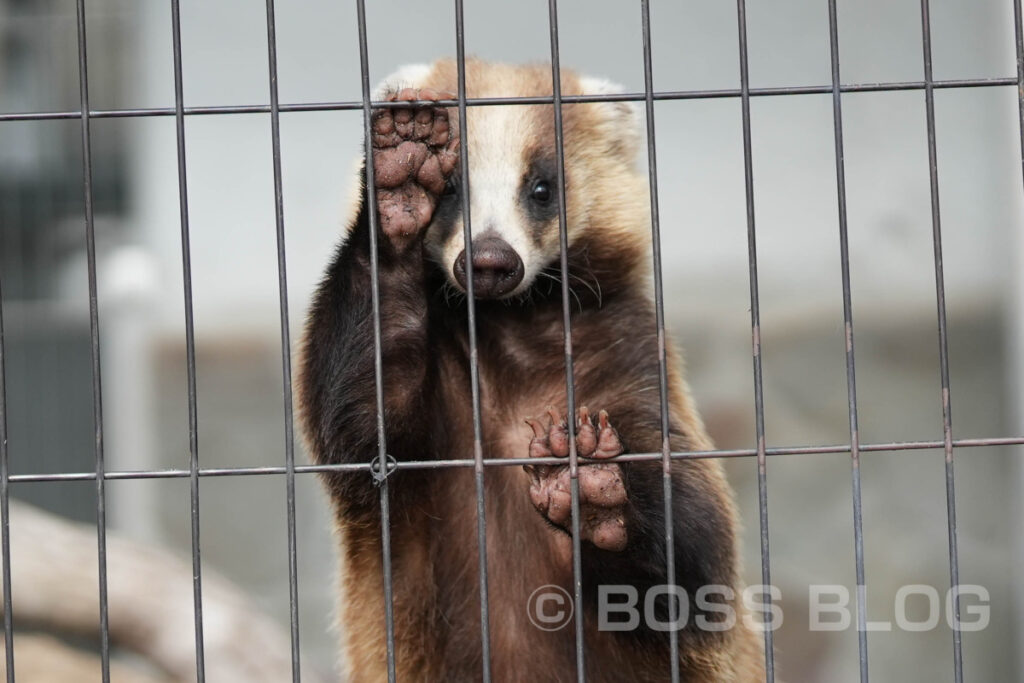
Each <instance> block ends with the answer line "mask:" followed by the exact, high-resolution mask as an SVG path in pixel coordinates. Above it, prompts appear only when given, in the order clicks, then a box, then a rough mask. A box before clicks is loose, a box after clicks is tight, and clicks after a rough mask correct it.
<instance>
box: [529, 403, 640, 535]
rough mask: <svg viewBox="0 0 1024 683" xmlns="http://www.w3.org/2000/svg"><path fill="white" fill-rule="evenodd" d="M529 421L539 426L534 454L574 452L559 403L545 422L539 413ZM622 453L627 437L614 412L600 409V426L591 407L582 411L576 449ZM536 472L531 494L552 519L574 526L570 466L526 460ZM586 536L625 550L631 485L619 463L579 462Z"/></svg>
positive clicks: (591, 454) (589, 453) (585, 453)
mask: <svg viewBox="0 0 1024 683" xmlns="http://www.w3.org/2000/svg"><path fill="white" fill-rule="evenodd" d="M526 422H527V423H528V424H529V425H530V426H531V427H532V428H533V439H532V440H531V441H530V457H531V458H545V457H547V458H550V457H552V456H555V457H566V456H568V455H569V430H568V429H567V421H566V419H565V418H564V417H562V416H560V415H559V414H558V413H557V412H556V411H555V409H554V408H548V420H547V425H545V424H544V423H543V422H542V421H541V420H539V419H537V418H529V419H527V420H526ZM620 453H622V443H621V442H620V441H619V435H618V433H617V432H616V431H615V429H614V428H613V427H612V426H611V425H610V424H609V423H608V413H606V412H605V411H603V410H602V411H601V412H600V413H599V414H598V423H597V426H596V427H595V425H594V424H593V422H592V421H591V419H590V413H589V411H588V410H587V408H586V407H581V408H580V409H579V411H578V414H577V416H576V454H577V455H578V456H580V457H584V458H610V457H613V456H616V455H619V454H620ZM524 469H525V470H526V471H527V473H528V474H529V475H530V479H531V483H530V500H531V501H533V505H534V506H535V507H536V508H537V511H538V512H540V513H541V514H542V515H544V517H545V518H547V519H548V520H549V521H550V522H551V523H552V524H555V525H557V526H559V527H561V528H562V529H565V530H567V531H568V530H569V529H570V528H571V524H572V517H571V512H572V509H571V500H572V497H571V488H570V479H569V466H568V464H566V465H525V466H524ZM579 485H580V537H581V538H582V539H583V540H586V541H590V542H591V543H593V544H594V545H595V546H597V547H598V548H601V549H603V550H613V551H621V550H624V549H625V547H626V541H627V534H626V504H627V502H628V498H627V496H626V487H625V484H624V482H623V477H622V468H621V467H619V465H618V464H617V463H614V462H608V463H591V464H586V465H583V464H581V465H580V466H579Z"/></svg>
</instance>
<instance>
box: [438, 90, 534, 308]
mask: <svg viewBox="0 0 1024 683" xmlns="http://www.w3.org/2000/svg"><path fill="white" fill-rule="evenodd" d="M468 116H469V124H468V138H467V139H468V140H469V172H470V212H471V213H470V216H471V219H472V229H473V237H474V238H477V237H479V236H480V235H482V234H483V233H485V232H489V233H492V234H496V235H498V236H499V237H501V238H502V239H503V240H505V241H506V242H508V243H509V245H510V246H511V247H512V248H513V249H515V250H516V253H517V254H519V258H520V259H522V261H523V269H524V277H523V283H522V284H521V285H520V286H519V287H517V288H516V291H515V292H513V294H516V293H519V292H520V291H522V290H525V289H526V288H528V287H529V286H530V284H532V282H533V279H534V277H536V274H537V271H538V270H539V269H540V264H541V258H540V255H539V254H537V253H536V247H535V245H534V243H533V240H532V238H531V226H530V225H529V223H528V222H527V220H526V218H525V216H524V215H523V212H522V210H521V209H520V207H519V195H520V190H521V187H520V185H521V183H522V181H523V173H524V169H523V149H524V148H525V147H526V146H527V143H528V142H529V141H530V137H531V135H532V131H531V130H530V125H531V124H530V121H531V118H530V117H529V115H528V110H527V109H526V107H473V108H472V109H471V110H470V111H469V113H468ZM460 237H461V235H460ZM459 241H460V242H461V239H460V240H459ZM459 252H461V247H460V249H459ZM459 252H456V253H455V254H454V255H453V257H452V258H453V262H454V258H457V257H458V253H459Z"/></svg>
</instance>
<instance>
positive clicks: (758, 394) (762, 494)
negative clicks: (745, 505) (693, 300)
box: [736, 0, 775, 683]
mask: <svg viewBox="0 0 1024 683" xmlns="http://www.w3.org/2000/svg"><path fill="white" fill-rule="evenodd" d="M736 18H737V23H738V24H739V48H740V105H741V109H742V116H743V171H744V183H745V188H746V199H747V261H748V264H749V271H750V273H749V278H750V334H751V348H752V351H753V358H754V428H755V434H756V437H757V503H758V520H759V522H760V529H761V583H762V584H763V585H765V586H771V584H772V579H771V551H770V548H769V544H768V466H767V458H766V457H765V436H764V388H763V387H764V385H763V381H762V373H761V303H760V295H759V293H758V284H757V229H756V223H755V212H754V161H753V152H752V145H751V140H750V138H751V135H750V71H749V68H748V59H747V4H746V2H745V0H737V2H736ZM771 600H772V599H771V595H766V596H765V597H764V619H765V624H766V625H767V623H768V619H769V615H770V613H771V604H772V602H771ZM764 667H765V680H766V681H767V682H768V683H773V682H774V681H775V648H774V629H773V628H772V627H770V626H769V627H768V628H765V629H764Z"/></svg>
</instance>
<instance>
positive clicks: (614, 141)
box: [579, 76, 640, 160]
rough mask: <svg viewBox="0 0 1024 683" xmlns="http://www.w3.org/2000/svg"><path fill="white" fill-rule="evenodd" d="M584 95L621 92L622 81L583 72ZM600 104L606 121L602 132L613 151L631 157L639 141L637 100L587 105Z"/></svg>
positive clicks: (582, 89)
mask: <svg viewBox="0 0 1024 683" xmlns="http://www.w3.org/2000/svg"><path fill="white" fill-rule="evenodd" d="M579 81H580V91H581V92H580V94H582V95H621V94H622V93H623V92H625V90H624V89H623V87H622V86H621V85H618V84H617V83H613V82H611V81H609V80H606V79H604V78H593V77H591V76H581V77H580V79H579ZM588 106H591V107H599V108H600V111H601V114H602V118H603V119H604V121H603V125H602V128H603V132H604V134H605V136H606V139H607V140H608V141H609V144H610V145H611V147H612V149H613V151H614V152H616V153H618V154H622V155H624V156H626V157H628V158H629V159H630V160H632V159H633V158H634V157H635V156H636V151H637V149H638V148H639V146H640V145H639V143H640V115H639V110H638V108H637V105H636V103H635V102H601V103H599V104H591V105H588Z"/></svg>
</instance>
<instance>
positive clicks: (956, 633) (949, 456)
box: [921, 0, 964, 683]
mask: <svg viewBox="0 0 1024 683" xmlns="http://www.w3.org/2000/svg"><path fill="white" fill-rule="evenodd" d="M929 9H930V8H929V6H928V0H921V46H922V50H923V57H924V101H925V113H926V117H927V125H928V172H929V178H930V182H931V202H932V247H933V250H934V259H935V305H936V309H937V311H938V321H939V376H940V380H941V382H942V435H943V436H942V438H943V447H944V448H945V454H946V524H947V529H948V532H949V583H950V588H951V590H952V595H953V614H954V615H955V618H956V619H955V621H954V622H953V677H954V680H955V681H956V683H963V680H964V666H963V647H962V644H961V639H962V634H961V632H960V595H959V588H960V562H959V557H958V554H957V542H956V491H955V489H954V485H953V482H954V477H953V416H952V408H951V405H950V395H949V393H950V392H949V344H948V336H947V326H946V285H945V277H944V274H943V264H942V222H941V220H940V215H939V162H938V156H937V154H936V148H935V92H934V79H933V75H932V29H931V17H930V12H929Z"/></svg>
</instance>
